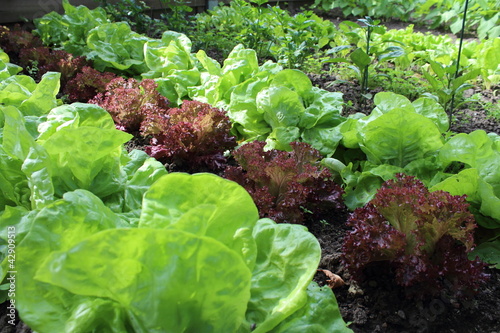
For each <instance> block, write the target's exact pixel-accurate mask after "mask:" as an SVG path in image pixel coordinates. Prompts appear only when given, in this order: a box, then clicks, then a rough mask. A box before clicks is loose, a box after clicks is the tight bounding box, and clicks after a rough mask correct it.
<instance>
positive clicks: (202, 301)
mask: <svg viewBox="0 0 500 333" xmlns="http://www.w3.org/2000/svg"><path fill="white" fill-rule="evenodd" d="M250 276H251V273H250V271H249V269H248V268H247V267H246V266H245V264H244V263H243V261H242V259H241V257H240V256H239V255H237V254H236V253H234V252H233V251H231V250H229V249H228V248H227V247H225V246H224V245H222V244H221V243H219V242H217V241H216V240H214V239H210V238H207V237H198V236H195V235H193V234H189V233H185V232H182V231H177V230H157V229H149V228H147V229H114V230H107V231H102V232H99V233H97V234H95V235H93V236H91V237H88V238H87V239H86V240H84V241H82V242H81V243H79V244H77V245H76V246H75V247H73V248H71V249H68V250H66V251H59V252H53V253H52V254H51V255H50V256H49V257H48V258H47V260H46V261H45V262H44V264H42V265H41V266H40V268H39V269H38V270H37V273H36V276H35V279H36V280H38V281H41V282H44V283H48V284H49V285H50V286H57V287H62V288H64V289H65V290H68V291H69V292H70V293H72V294H74V295H82V296H86V298H87V299H91V298H94V297H98V298H101V299H103V300H110V301H112V306H113V307H114V308H116V309H117V310H115V313H116V312H118V313H124V316H125V320H126V322H128V323H130V326H131V328H130V331H135V332H155V331H159V330H161V331H165V332H236V331H237V329H238V328H239V326H240V325H241V323H242V322H243V320H244V315H245V309H246V304H247V302H248V299H249V297H250ZM179 277H182V278H179ZM82 280H83V281H86V283H81V281H82ZM110 306H111V304H110ZM90 310H91V311H92V310H94V311H95V310H96V309H90ZM87 325H88V323H87ZM77 329H78V331H80V329H81V328H79V327H77ZM102 329H103V328H101V331H102ZM94 330H95V329H94Z"/></svg>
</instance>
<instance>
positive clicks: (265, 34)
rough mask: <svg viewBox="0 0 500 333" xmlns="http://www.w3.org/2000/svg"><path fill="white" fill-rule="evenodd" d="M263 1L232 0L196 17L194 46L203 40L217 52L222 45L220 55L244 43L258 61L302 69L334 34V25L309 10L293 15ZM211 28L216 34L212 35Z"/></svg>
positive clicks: (207, 46)
mask: <svg viewBox="0 0 500 333" xmlns="http://www.w3.org/2000/svg"><path fill="white" fill-rule="evenodd" d="M252 2H253V3H254V4H255V6H253V5H252ZM266 2H267V1H244V0H237V1H231V2H230V4H229V6H218V7H216V8H214V9H213V10H209V11H208V13H206V14H198V15H197V17H196V21H195V23H196V29H195V31H196V33H194V34H193V35H192V36H191V37H192V39H193V41H195V43H196V41H198V40H199V39H202V43H203V45H204V48H205V49H212V48H215V49H217V50H218V49H220V47H219V46H218V45H220V44H222V45H224V46H225V50H223V54H228V53H229V51H230V50H231V49H233V48H234V47H235V46H236V45H237V44H243V45H244V47H246V48H250V49H254V50H255V51H256V52H257V55H258V57H259V59H270V58H271V59H273V60H275V61H277V62H278V63H280V64H281V65H283V66H285V67H286V68H303V66H304V61H305V58H306V57H307V56H308V55H309V54H312V53H315V52H318V51H319V50H321V49H322V48H323V47H324V46H325V45H327V44H328V42H329V41H330V40H331V39H332V38H333V36H334V35H335V33H336V29H335V26H334V25H333V23H331V22H329V21H327V20H323V19H321V18H319V17H318V16H317V15H315V14H314V13H313V12H312V11H303V12H300V13H297V14H296V15H294V16H292V15H290V13H289V12H287V11H286V10H283V9H281V8H279V6H269V5H268V6H267V7H264V6H263V5H264V4H265V3H266ZM214 29H215V30H216V31H217V34H213V30H214ZM206 34H208V36H207V37H204V36H206ZM207 41H211V42H212V43H208V42H207Z"/></svg>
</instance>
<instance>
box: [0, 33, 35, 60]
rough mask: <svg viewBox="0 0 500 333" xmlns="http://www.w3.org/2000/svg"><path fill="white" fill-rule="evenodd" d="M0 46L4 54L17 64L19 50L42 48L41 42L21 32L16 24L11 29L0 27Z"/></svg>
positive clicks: (29, 34) (30, 34) (31, 35)
mask: <svg viewBox="0 0 500 333" xmlns="http://www.w3.org/2000/svg"><path fill="white" fill-rule="evenodd" d="M0 45H2V49H3V50H4V51H5V53H7V54H8V55H9V57H10V58H12V60H13V61H15V62H17V61H18V60H19V53H20V52H21V50H23V49H26V48H32V47H40V46H42V41H41V40H40V38H38V37H36V36H34V35H33V34H32V33H31V32H29V31H26V30H23V29H22V28H21V26H20V25H19V24H16V25H14V26H13V27H11V28H9V27H6V26H0Z"/></svg>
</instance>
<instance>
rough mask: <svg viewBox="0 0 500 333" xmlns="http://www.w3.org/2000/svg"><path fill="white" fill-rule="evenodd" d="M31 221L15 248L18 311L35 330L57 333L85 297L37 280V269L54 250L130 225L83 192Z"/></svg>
mask: <svg viewBox="0 0 500 333" xmlns="http://www.w3.org/2000/svg"><path fill="white" fill-rule="evenodd" d="M31 223H32V225H31V228H30V230H29V232H28V233H27V235H26V236H25V237H24V239H23V240H22V241H21V242H20V243H18V244H17V247H16V255H17V258H19V260H17V261H16V270H17V275H16V282H17V290H16V308H17V310H18V311H19V314H20V316H21V318H22V319H23V321H24V322H26V323H27V324H28V325H29V326H30V328H32V329H33V330H36V331H40V332H59V331H61V328H63V327H65V323H66V321H67V320H68V318H69V317H71V316H72V315H74V316H76V315H77V313H76V312H78V311H79V309H78V306H79V304H80V303H81V301H82V299H81V298H80V297H78V296H75V295H74V294H72V293H70V292H68V291H67V290H65V289H62V288H59V287H55V286H53V285H49V284H47V283H43V282H40V281H37V280H34V277H35V275H36V273H37V271H38V270H39V268H40V267H42V265H43V262H44V261H45V259H46V258H48V257H49V255H50V254H51V253H52V252H53V251H61V250H68V249H71V248H72V247H73V246H75V245H76V244H78V243H79V242H80V241H82V240H84V239H85V238H87V237H89V236H91V235H93V234H95V233H97V232H98V231H100V230H105V229H109V228H113V229H114V228H117V227H126V226H127V224H126V223H125V222H123V221H122V220H121V219H119V218H118V217H117V216H116V215H115V214H114V213H112V212H111V211H110V210H109V208H107V207H105V206H104V204H103V203H102V201H101V200H100V199H99V198H97V197H96V196H95V195H93V194H92V193H90V192H88V191H85V190H77V191H74V192H69V193H66V194H65V195H64V197H63V199H60V200H57V201H55V202H54V203H52V204H50V205H48V206H47V207H45V208H43V209H42V210H41V211H39V212H38V214H37V215H36V216H35V217H34V219H33V221H32V222H31ZM75 297H76V298H75ZM77 299H78V300H77Z"/></svg>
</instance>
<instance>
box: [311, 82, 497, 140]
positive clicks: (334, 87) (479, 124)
mask: <svg viewBox="0 0 500 333" xmlns="http://www.w3.org/2000/svg"><path fill="white" fill-rule="evenodd" d="M309 78H310V79H311V81H312V83H313V85H315V86H318V87H320V88H323V89H325V90H328V91H339V92H341V93H342V94H343V98H344V102H345V103H346V104H348V105H346V107H345V108H344V111H343V112H344V114H343V115H344V116H347V115H349V114H352V113H356V112H361V113H364V114H367V115H368V114H370V112H371V111H372V110H373V107H374V105H373V100H372V99H368V98H365V97H363V96H362V92H361V88H360V85H359V83H358V82H356V81H343V80H339V79H338V78H336V77H335V76H333V75H330V74H309ZM381 91H383V89H382V88H380V87H377V88H373V89H370V90H369V91H368V93H369V94H370V95H372V96H375V94H376V93H378V92H381ZM473 94H480V101H481V103H490V104H497V105H498V103H499V101H500V86H495V87H492V88H491V89H490V90H483V89H481V88H473V89H469V90H468V91H466V92H465V93H464V97H466V98H467V97H470V96H472V95H473ZM365 95H366V93H365ZM481 103H478V102H469V103H464V104H462V105H461V106H459V107H458V108H457V109H456V110H455V111H454V112H453V115H452V123H451V126H450V129H451V131H453V132H457V133H470V132H472V131H475V130H478V129H482V130H485V131H486V132H493V133H497V134H500V121H499V120H497V119H495V118H492V117H489V116H488V115H487V112H486V111H485V110H484V109H482V108H481Z"/></svg>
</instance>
